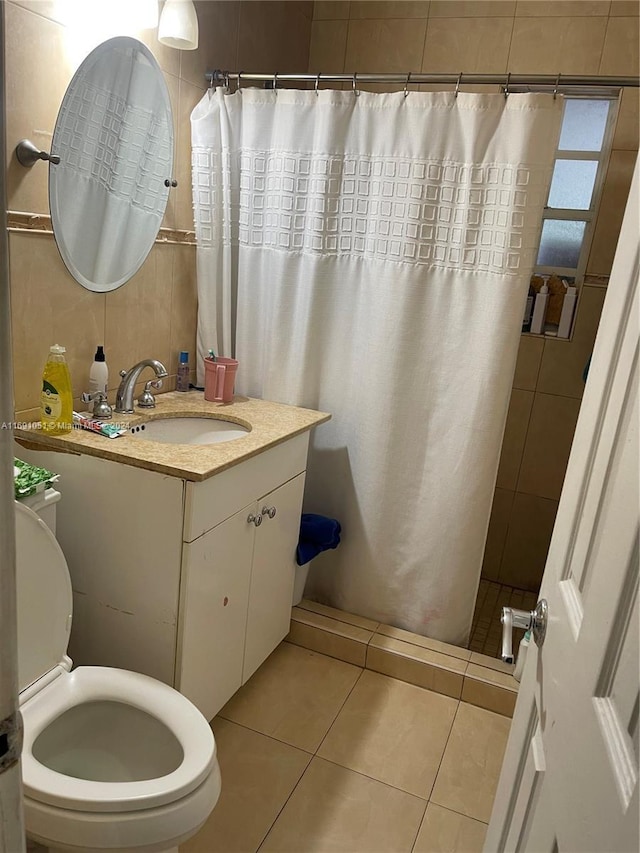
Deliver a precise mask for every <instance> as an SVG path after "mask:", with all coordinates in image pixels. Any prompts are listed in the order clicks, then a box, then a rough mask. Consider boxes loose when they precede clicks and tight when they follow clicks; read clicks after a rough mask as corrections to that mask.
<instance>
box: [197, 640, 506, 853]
mask: <svg viewBox="0 0 640 853" xmlns="http://www.w3.org/2000/svg"><path fill="white" fill-rule="evenodd" d="M510 723H511V721H510V720H509V719H508V718H507V717H504V716H501V715H499V714H495V713H493V712H491V711H486V710H484V709H483V708H477V707H475V706H474V705H469V704H467V703H466V702H460V701H458V700H457V699H452V698H450V697H449V696H444V695H442V694H439V693H433V692H431V691H429V690H425V689H423V688H421V687H417V686H415V685H413V684H408V683H406V682H404V681H398V680H396V679H395V678H390V677H388V676H386V675H381V674H379V673H377V672H372V671H371V670H366V669H362V668H361V667H359V666H355V665H353V664H350V663H345V662H344V661H340V660H336V659H335V658H330V657H326V656H325V655H322V654H318V653H317V652H313V651H309V650H308V649H304V648H301V647H300V646H295V645H292V644H290V643H286V642H285V643H282V644H281V645H280V646H279V647H278V648H277V649H276V650H275V652H274V653H273V654H272V655H271V656H270V658H269V659H268V660H267V661H266V662H265V663H264V664H263V665H262V666H261V667H260V669H259V670H258V671H257V672H256V673H255V675H254V676H253V677H252V678H251V679H250V681H248V682H247V684H245V685H244V687H243V688H242V689H241V690H240V691H239V692H238V693H237V694H236V695H235V696H234V697H233V698H232V699H231V700H230V701H229V702H228V703H227V705H226V706H225V707H224V708H223V709H222V710H221V711H220V713H219V715H218V716H217V717H216V718H215V719H214V720H213V722H212V727H213V730H214V733H215V736H216V741H217V745H218V756H219V760H220V765H221V771H222V780H223V781H222V794H221V796H220V800H219V802H218V805H217V806H216V808H215V809H214V811H213V813H212V815H211V817H210V818H209V820H208V822H207V823H206V824H205V826H204V827H203V828H202V829H201V830H200V832H199V833H198V834H197V835H195V836H194V837H193V838H192V839H190V840H189V841H188V842H187V843H186V844H184V845H183V846H182V847H181V848H180V851H181V853H253V851H258V850H259V851H260V853H266V851H269V853H276V851H281V853H285V851H286V853H316V852H317V853H319V851H323V853H324V851H327V853H328V851H344V853H378V851H385V853H405V851H406V853H411V851H413V853H427V852H428V853H437V851H447V853H456V851H458V852H459V853H474V851H481V850H482V844H483V841H484V836H485V832H486V824H487V821H488V820H489V816H490V814H491V806H492V801H493V796H494V792H495V787H496V784H497V780H498V775H499V772H500V765H501V763H502V756H503V752H504V748H505V746H506V741H507V736H508V732H509V726H510Z"/></svg>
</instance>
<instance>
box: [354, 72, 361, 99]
mask: <svg viewBox="0 0 640 853" xmlns="http://www.w3.org/2000/svg"><path fill="white" fill-rule="evenodd" d="M353 94H354V95H355V96H356V98H357V97H358V95H359V94H360V92H358V75H357V74H356V73H355V72H354V74H353Z"/></svg>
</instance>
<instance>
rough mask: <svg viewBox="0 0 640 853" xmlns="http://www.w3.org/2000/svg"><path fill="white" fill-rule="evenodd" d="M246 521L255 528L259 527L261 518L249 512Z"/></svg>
mask: <svg viewBox="0 0 640 853" xmlns="http://www.w3.org/2000/svg"><path fill="white" fill-rule="evenodd" d="M247 521H248V522H249V524H255V526H256V527H260V525H261V524H262V516H261V515H254V514H253V513H252V512H250V513H249V515H248V516H247Z"/></svg>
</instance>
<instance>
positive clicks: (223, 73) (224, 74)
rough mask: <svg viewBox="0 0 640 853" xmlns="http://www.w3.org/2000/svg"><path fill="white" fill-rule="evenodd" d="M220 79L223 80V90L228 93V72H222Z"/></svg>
mask: <svg viewBox="0 0 640 853" xmlns="http://www.w3.org/2000/svg"><path fill="white" fill-rule="evenodd" d="M222 77H223V80H224V87H225V89H226V90H227V91H229V72H228V71H223V72H222Z"/></svg>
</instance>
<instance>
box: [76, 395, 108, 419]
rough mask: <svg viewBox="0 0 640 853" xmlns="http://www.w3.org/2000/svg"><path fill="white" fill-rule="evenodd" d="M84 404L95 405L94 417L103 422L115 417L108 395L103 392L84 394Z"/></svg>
mask: <svg viewBox="0 0 640 853" xmlns="http://www.w3.org/2000/svg"><path fill="white" fill-rule="evenodd" d="M82 402H83V403H93V413H92V414H93V417H94V418H97V419H98V420H101V421H106V420H108V419H109V418H110V417H112V416H113V410H112V409H111V406H110V405H109V403H108V402H107V395H106V394H104V393H103V392H102V391H95V392H94V393H93V394H88V393H87V392H86V391H83V392H82Z"/></svg>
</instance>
